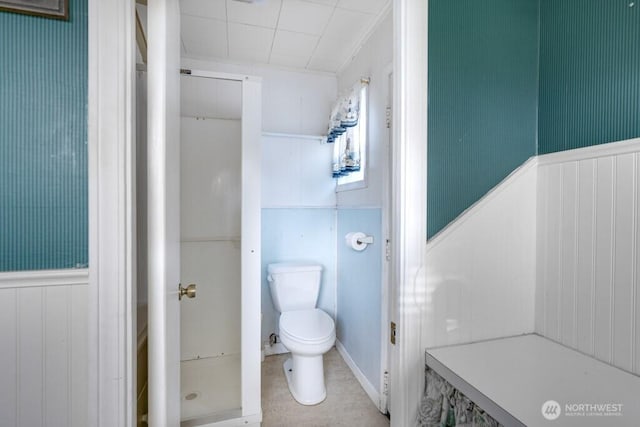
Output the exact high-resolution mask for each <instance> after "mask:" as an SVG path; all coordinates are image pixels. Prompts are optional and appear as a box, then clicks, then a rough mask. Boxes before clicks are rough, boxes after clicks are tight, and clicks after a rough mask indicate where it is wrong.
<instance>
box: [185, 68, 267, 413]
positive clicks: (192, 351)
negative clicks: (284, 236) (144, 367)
mask: <svg viewBox="0 0 640 427" xmlns="http://www.w3.org/2000/svg"><path fill="white" fill-rule="evenodd" d="M244 81H248V80H246V79H245V78H244V77H242V76H238V77H234V76H229V75H220V74H213V73H206V72H196V71H189V72H183V74H182V75H181V77H180V91H181V95H180V282H181V283H182V286H183V288H184V287H187V286H188V285H189V284H196V288H195V289H196V294H195V297H194V298H182V300H181V301H182V302H181V303H180V412H181V416H180V419H181V421H182V423H183V425H203V424H205V425H206V424H211V423H213V425H215V422H219V421H222V420H227V421H228V420H230V419H242V418H243V414H244V415H248V414H246V413H244V412H246V411H244V412H243V408H244V407H245V406H246V405H247V404H248V403H249V402H243V395H244V396H245V399H247V398H250V397H251V396H253V397H254V398H255V390H245V389H246V388H248V387H253V388H259V371H258V373H257V375H256V374H255V373H254V374H253V375H254V376H255V378H251V377H250V376H249V375H248V374H249V371H253V372H255V366H252V367H251V368H253V369H247V366H245V369H244V372H246V374H245V376H244V377H243V353H244V352H247V353H248V354H247V355H246V356H248V357H244V363H245V364H255V362H256V357H259V350H260V349H259V342H258V341H255V340H254V341H255V342H250V341H248V340H246V339H245V340H244V341H245V342H244V346H243V332H246V333H249V334H253V333H254V332H253V331H255V330H256V327H257V328H258V330H259V323H258V324H257V325H254V326H253V329H252V330H248V331H246V330H245V331H243V328H242V325H243V322H244V324H245V325H246V327H247V328H250V326H249V325H250V323H251V321H252V320H255V319H259V312H253V313H246V312H243V309H244V308H245V306H244V305H243V304H242V301H243V297H244V298H245V299H247V298H252V297H256V296H257V297H258V298H259V289H258V290H257V291H256V286H255V284H259V283H260V273H259V271H258V272H257V278H256V279H255V280H254V281H253V283H246V280H247V279H249V278H251V277H254V278H255V277H256V272H255V265H252V261H253V260H254V259H256V258H258V257H257V256H256V252H258V250H259V243H256V242H259V241H260V235H259V233H258V234H252V232H253V233H255V232H256V230H258V228H257V227H258V226H259V221H260V218H259V211H258V212H256V211H255V209H254V210H253V211H248V210H247V204H246V203H247V201H248V198H255V197H256V196H258V197H259V194H260V191H259V179H257V177H255V179H249V178H250V175H251V174H255V173H257V171H258V170H259V169H258V168H257V165H254V164H251V162H252V160H255V159H254V158H253V157H251V152H252V151H254V150H255V147H247V144H249V142H248V141H244V143H243V138H242V136H243V132H242V130H243V122H244V121H246V120H245V118H244V117H243V82H244ZM247 84H254V83H247ZM245 124H246V123H245ZM252 148H253V149H254V150H252ZM258 149H259V148H258ZM247 168H251V169H250V170H247ZM243 177H244V178H245V179H243ZM243 207H244V211H243ZM243 237H244V242H245V243H246V242H247V241H248V240H252V243H251V244H252V245H253V246H255V249H251V251H253V252H251V251H250V252H249V254H248V255H250V256H248V257H245V258H244V259H243V257H242V252H241V249H242V246H243ZM258 259H259V258H258ZM258 268H259V267H258ZM243 280H244V281H245V283H244V284H243ZM192 289H193V288H192ZM251 292H253V293H254V295H251V294H247V293H251ZM243 293H244V294H243ZM187 296H188V295H187ZM248 307H249V306H248ZM251 353H253V354H252V355H251ZM251 356H252V357H251ZM258 363H259V360H258ZM243 378H244V379H245V381H244V383H243ZM256 381H257V382H256ZM243 391H244V393H243ZM258 398H259V396H258ZM258 407H259V403H258Z"/></svg>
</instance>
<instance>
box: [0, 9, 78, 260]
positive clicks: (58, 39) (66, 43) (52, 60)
mask: <svg viewBox="0 0 640 427" xmlns="http://www.w3.org/2000/svg"><path fill="white" fill-rule="evenodd" d="M69 3H70V11H69V16H70V17H69V21H59V20H53V19H47V18H41V17H34V16H27V15H19V14H15V13H9V12H0V76H1V77H2V78H0V123H2V125H1V126H0V230H2V232H1V233H0V271H16V270H42V269H57V268H74V267H78V266H86V264H87V262H88V253H87V245H88V237H87V229H88V225H87V224H88V214H87V144H86V143H87V0H73V1H70V2H69Z"/></svg>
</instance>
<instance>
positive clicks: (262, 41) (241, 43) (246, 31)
mask: <svg viewBox="0 0 640 427" xmlns="http://www.w3.org/2000/svg"><path fill="white" fill-rule="evenodd" d="M228 25H229V57H230V58H232V59H242V60H248V61H255V62H262V63H268V61H269V53H270V52H271V45H272V44H273V37H274V34H275V30H273V29H270V28H262V27H255V26H252V25H244V24H236V23H231V22H230V23H229V24H228Z"/></svg>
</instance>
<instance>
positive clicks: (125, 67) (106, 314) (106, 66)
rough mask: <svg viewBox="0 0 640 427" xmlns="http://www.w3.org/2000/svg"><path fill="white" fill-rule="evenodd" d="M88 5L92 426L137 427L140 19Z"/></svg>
mask: <svg viewBox="0 0 640 427" xmlns="http://www.w3.org/2000/svg"><path fill="white" fill-rule="evenodd" d="M134 16H135V12H134V2H132V1H130V0H111V1H108V2H105V1H102V0H88V99H87V103H88V123H87V125H88V132H87V138H88V141H87V150H88V158H89V165H88V169H89V185H88V192H89V296H88V301H87V304H88V319H87V321H88V331H89V333H88V337H87V339H88V352H89V360H88V362H89V366H88V368H89V371H88V373H89V375H88V377H89V383H88V389H87V391H88V405H89V407H88V420H87V424H88V425H90V426H104V427H108V426H135V425H136V411H135V409H136V408H135V404H136V396H135V389H134V384H135V376H136V367H135V355H136V349H137V346H136V342H135V341H136V316H135V308H136V295H135V268H136V266H135V235H136V223H135V144H134V141H135V31H134V29H135V21H134Z"/></svg>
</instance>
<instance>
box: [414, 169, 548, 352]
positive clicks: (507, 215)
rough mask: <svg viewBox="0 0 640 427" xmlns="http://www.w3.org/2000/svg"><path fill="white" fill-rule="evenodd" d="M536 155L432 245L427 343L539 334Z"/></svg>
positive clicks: (425, 309)
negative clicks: (536, 325) (536, 317)
mask: <svg viewBox="0 0 640 427" xmlns="http://www.w3.org/2000/svg"><path fill="white" fill-rule="evenodd" d="M535 245H536V160H535V159H530V160H529V161H527V162H526V163H524V164H523V165H522V166H521V167H520V168H518V169H517V170H516V171H515V172H513V173H512V174H511V175H510V176H509V177H507V178H506V179H505V180H504V181H503V182H502V183H500V184H499V185H498V186H497V187H496V188H494V189H493V190H492V191H491V192H489V193H488V194H487V195H486V196H484V197H483V198H482V199H481V200H480V201H478V202H477V203H476V204H474V205H473V206H472V207H470V208H469V209H468V210H467V211H466V212H464V213H463V214H462V215H461V216H460V217H459V218H457V219H456V220H455V221H454V222H453V223H452V224H450V225H449V226H448V227H447V228H446V229H444V230H443V231H442V232H440V233H439V234H438V235H436V236H435V237H434V238H432V239H431V240H430V241H429V242H428V244H427V253H426V274H427V276H426V277H427V280H426V295H425V298H426V302H425V304H424V305H422V308H421V310H422V346H423V347H427V348H429V347H437V346H443V345H450V344H458V343H467V342H474V341H479V340H485V339H490V338H497V337H505V336H511V335H519V334H524V333H530V332H533V329H534V294H535V274H536V264H535V263H536V249H535Z"/></svg>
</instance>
